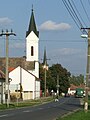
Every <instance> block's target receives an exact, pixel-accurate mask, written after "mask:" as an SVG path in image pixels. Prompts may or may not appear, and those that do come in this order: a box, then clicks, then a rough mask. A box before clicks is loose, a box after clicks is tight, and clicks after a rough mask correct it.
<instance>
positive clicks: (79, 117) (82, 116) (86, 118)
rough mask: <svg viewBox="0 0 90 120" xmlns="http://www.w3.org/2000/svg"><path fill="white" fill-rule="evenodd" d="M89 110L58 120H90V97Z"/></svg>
mask: <svg viewBox="0 0 90 120" xmlns="http://www.w3.org/2000/svg"><path fill="white" fill-rule="evenodd" d="M88 104H89V110H88V111H87V112H86V111H84V110H78V111H76V112H74V113H72V114H70V115H67V116H65V117H60V118H58V119H56V120H90V97H89V101H88Z"/></svg>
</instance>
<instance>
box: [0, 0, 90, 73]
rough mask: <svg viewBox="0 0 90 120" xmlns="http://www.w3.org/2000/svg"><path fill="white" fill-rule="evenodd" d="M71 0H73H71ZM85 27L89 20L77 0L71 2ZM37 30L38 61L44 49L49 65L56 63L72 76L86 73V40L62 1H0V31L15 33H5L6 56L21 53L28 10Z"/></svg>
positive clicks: (0, 45)
mask: <svg viewBox="0 0 90 120" xmlns="http://www.w3.org/2000/svg"><path fill="white" fill-rule="evenodd" d="M72 1H73V0H72ZM82 2H83V4H84V7H85V8H86V11H87V13H88V11H90V4H89V2H90V1H89V0H82ZM74 3H75V5H76V7H77V9H78V11H79V12H80V14H81V16H82V18H83V19H84V21H85V23H86V24H87V27H89V24H90V23H89V20H88V19H87V15H86V14H85V11H84V10H83V7H82V6H81V3H80V0H76V1H74ZM32 4H33V9H34V16H35V21H36V25H37V29H38V30H39V35H40V36H39V60H40V62H42V60H41V59H43V54H44V48H46V53H47V59H50V60H48V61H47V62H48V64H49V66H51V65H52V64H56V63H59V64H61V65H62V66H63V67H64V68H66V69H67V70H68V71H70V72H71V74H72V75H79V74H83V75H85V74H86V64H87V39H82V38H81V34H82V32H81V31H80V29H79V28H78V27H77V25H76V24H75V22H74V20H73V19H72V17H71V16H70V14H69V13H68V11H67V9H66V8H65V6H64V4H63V2H62V0H0V31H2V29H3V30H4V31H6V29H8V31H10V30H11V29H13V32H15V33H16V37H15V36H9V56H10V57H16V56H25V36H26V31H27V30H28V25H29V21H30V16H31V9H32ZM0 56H1V57H2V56H5V36H3V37H0Z"/></svg>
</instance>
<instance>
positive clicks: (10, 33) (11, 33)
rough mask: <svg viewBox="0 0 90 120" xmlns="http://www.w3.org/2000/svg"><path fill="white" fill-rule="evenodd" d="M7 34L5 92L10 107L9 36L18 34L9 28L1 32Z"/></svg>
mask: <svg viewBox="0 0 90 120" xmlns="http://www.w3.org/2000/svg"><path fill="white" fill-rule="evenodd" d="M3 35H5V36H6V81H5V89H6V92H5V100H6V105H7V107H9V101H10V95H9V75H8V51H9V50H8V44H9V39H8V37H9V36H10V35H14V36H16V34H15V33H13V31H12V30H11V32H8V30H6V32H4V31H3V30H2V33H1V34H0V36H3Z"/></svg>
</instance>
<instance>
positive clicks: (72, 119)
mask: <svg viewBox="0 0 90 120" xmlns="http://www.w3.org/2000/svg"><path fill="white" fill-rule="evenodd" d="M57 120H90V110H89V111H88V112H85V111H83V110H81V111H77V112H75V113H72V114H71V115H68V116H66V117H62V118H58V119H57Z"/></svg>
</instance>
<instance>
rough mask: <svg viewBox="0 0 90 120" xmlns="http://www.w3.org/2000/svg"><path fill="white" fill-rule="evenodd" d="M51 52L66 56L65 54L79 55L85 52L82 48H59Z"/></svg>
mask: <svg viewBox="0 0 90 120" xmlns="http://www.w3.org/2000/svg"><path fill="white" fill-rule="evenodd" d="M53 53H54V54H55V55H56V56H57V55H59V56H60V55H62V56H66V55H80V54H83V53H85V51H84V50H82V49H75V48H61V49H56V50H54V51H53Z"/></svg>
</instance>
